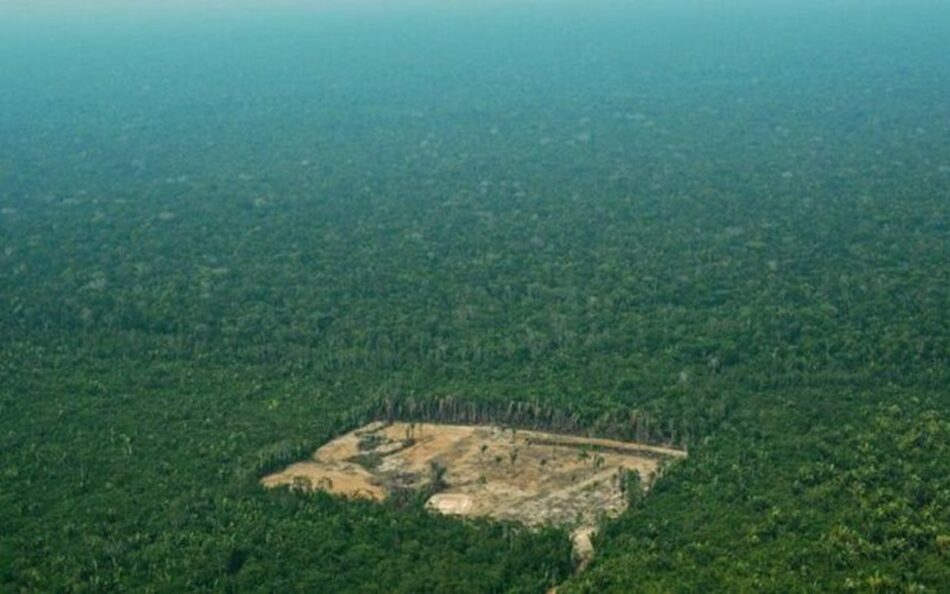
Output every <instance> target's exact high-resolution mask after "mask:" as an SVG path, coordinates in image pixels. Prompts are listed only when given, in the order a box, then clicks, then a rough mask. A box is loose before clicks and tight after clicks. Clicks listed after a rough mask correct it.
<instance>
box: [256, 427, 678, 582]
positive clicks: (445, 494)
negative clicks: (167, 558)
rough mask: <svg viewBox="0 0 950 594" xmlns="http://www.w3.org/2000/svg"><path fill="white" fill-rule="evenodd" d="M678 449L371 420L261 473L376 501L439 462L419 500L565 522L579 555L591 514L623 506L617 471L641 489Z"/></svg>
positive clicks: (452, 510) (537, 521) (477, 512)
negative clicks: (633, 475) (635, 477)
mask: <svg viewBox="0 0 950 594" xmlns="http://www.w3.org/2000/svg"><path fill="white" fill-rule="evenodd" d="M685 456H686V453H685V452H683V451H681V450H676V449H673V448H667V447H661V446H654V445H647V444H641V443H633V442H623V441H617V440H612V439H601V438H588V437H581V436H576V435H563V434H554V433H545V432H542V431H533V430H515V431H513V430H510V429H501V428H499V427H492V426H468V425H439V424H433V423H399V422H397V423H389V424H387V423H380V422H376V423H371V424H370V425H366V426H364V427H361V428H359V429H357V430H355V431H351V432H350V433H347V434H345V435H341V436H340V437H338V438H336V439H334V440H332V441H330V442H329V443H327V444H325V445H323V446H321V447H320V448H319V449H318V450H317V451H316V452H314V455H313V460H312V461H309V462H298V463H296V464H291V465H290V466H288V467H287V468H286V469H284V470H282V471H280V472H278V473H275V474H272V475H270V476H267V477H264V478H263V479H262V481H261V482H262V483H263V484H264V485H265V486H268V487H273V486H277V485H288V484H289V485H295V486H296V487H298V488H311V489H323V490H326V491H329V492H331V493H337V494H341V495H345V496H348V497H365V498H370V499H375V500H382V499H385V497H386V496H387V493H388V492H389V491H391V490H392V489H394V488H396V487H399V488H404V487H410V488H422V487H425V486H427V485H429V484H430V483H431V481H432V479H433V476H434V472H435V469H439V470H440V471H441V478H442V483H443V488H442V490H441V491H440V492H439V493H435V494H434V495H432V497H430V499H429V500H428V501H427V503H426V505H427V507H428V508H429V509H432V510H433V511H436V512H439V513H444V514H453V515H461V516H472V517H488V518H494V519H503V520H513V521H516V522H520V523H522V524H525V525H527V526H541V525H546V524H555V525H561V526H565V527H567V528H568V529H569V530H570V531H571V535H572V536H571V539H572V542H573V543H574V549H575V553H576V554H577V556H578V559H579V560H580V562H581V563H582V564H585V563H586V562H587V560H588V559H589V558H590V557H591V555H592V554H593V545H592V544H591V539H592V537H593V534H594V532H595V526H596V525H597V522H598V520H599V518H600V517H601V516H604V515H606V516H608V517H610V516H616V515H618V514H620V513H621V512H623V510H624V509H626V507H627V498H626V496H625V494H624V492H623V484H624V479H623V473H624V472H627V471H636V472H638V473H639V474H640V477H641V481H640V482H641V485H642V487H643V488H644V489H648V488H649V487H650V485H651V483H652V482H653V480H654V479H655V477H656V475H657V474H658V473H659V472H660V469H661V464H662V463H663V462H664V461H666V460H676V459H680V458H683V457H685ZM369 461H372V463H370V462H369ZM361 464H362V465H361ZM307 481H309V482H307Z"/></svg>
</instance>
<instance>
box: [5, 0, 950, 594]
mask: <svg viewBox="0 0 950 594" xmlns="http://www.w3.org/2000/svg"><path fill="white" fill-rule="evenodd" d="M647 4H650V3H647ZM756 18H757V19H758V17H756ZM331 20H332V19H331ZM542 20H543V19H542ZM779 20H781V19H779ZM812 20H814V19H812ZM935 21H936V20H935ZM587 22H588V21H587V18H586V15H585V18H584V19H579V20H571V21H570V23H569V26H567V25H565V27H564V31H565V32H567V33H568V34H566V35H562V31H561V28H560V27H558V28H557V29H558V35H557V39H558V45H559V47H560V46H561V44H562V43H563V44H567V45H566V46H563V47H562V51H563V53H557V55H556V56H553V57H552V56H547V53H548V51H549V50H548V48H549V47H551V46H552V44H550V43H538V42H537V41H538V39H539V38H531V37H530V36H522V35H521V33H522V31H521V30H520V29H519V30H518V31H517V33H518V34H517V35H514V34H511V33H512V31H502V32H501V34H498V35H496V34H495V33H491V34H490V37H491V42H490V43H489V42H485V43H482V37H481V34H482V32H483V31H482V28H480V27H476V28H477V29H478V32H477V33H478V34H477V35H476V34H475V33H474V32H473V31H472V30H468V29H466V30H465V31H468V33H467V35H468V36H469V37H466V35H461V38H466V39H469V42H472V41H471V39H470V38H471V37H475V38H476V41H477V43H473V45H474V46H476V47H475V49H473V47H467V48H462V49H465V50H466V51H470V52H475V53H474V54H465V52H461V54H459V53H457V52H456V51H455V50H457V49H459V50H460V48H459V47H456V46H455V45H454V44H455V43H457V40H458V39H460V37H459V35H456V33H458V31H455V30H454V29H452V28H451V27H449V28H448V29H442V28H438V29H439V33H438V35H436V34H434V33H432V31H431V30H430V29H427V28H425V27H423V29H424V31H423V32H420V35H419V36H416V35H413V34H411V33H407V32H406V30H404V28H403V27H402V23H401V24H400V27H399V28H398V30H395V29H394V30H385V27H383V26H381V25H380V26H379V27H377V26H375V25H373V26H370V27H364V28H360V27H358V26H354V28H353V29H352V30H351V29H350V28H347V27H344V28H333V27H332V26H331V27H330V28H328V29H324V30H320V32H321V33H323V34H315V33H314V32H313V31H312V30H311V29H306V30H305V31H300V30H298V29H295V28H294V27H290V29H292V30H289V31H285V32H286V34H287V35H286V36H285V35H274V36H269V35H261V36H260V37H261V38H267V39H271V37H273V38H274V39H275V41H272V42H269V43H272V44H274V45H268V44H267V43H265V44H264V46H265V47H261V46H260V45H255V44H249V45H248V48H249V49H244V50H239V49H238V46H242V47H243V44H241V43H234V44H231V43H225V44H222V45H224V46H227V51H222V50H221V49H220V48H219V49H218V50H217V51H218V52H220V55H219V54H215V53H214V51H215V49H214V46H215V43H214V42H213V39H217V37H215V36H211V37H210V38H209V37H206V36H205V35H196V36H194V37H195V39H191V38H190V37H189V35H187V34H185V33H182V34H181V35H180V37H181V38H182V39H179V35H175V40H174V41H175V42H174V43H168V40H164V39H163V40H162V41H161V42H156V41H155V40H154V39H153V38H151V37H148V38H147V39H146V41H145V42H143V46H146V48H147V49H143V48H141V47H139V48H137V49H138V50H139V51H142V52H145V53H144V54H142V55H138V56H133V55H130V54H126V52H106V51H101V50H102V46H100V45H99V41H97V42H96V43H94V44H92V45H91V46H90V47H91V48H92V49H89V47H87V46H86V45H84V44H80V43H76V48H72V49H75V50H76V52H78V53H76V56H77V57H76V59H72V57H73V55H74V52H73V51H71V49H70V48H71V46H69V47H67V48H65V49H64V48H60V49H61V50H63V51H61V52H59V53H57V52H47V51H45V50H44V51H32V50H30V51H26V50H23V49H22V48H21V49H16V50H15V51H14V50H10V49H9V46H8V45H4V44H14V43H15V39H14V38H18V36H16V35H15V36H0V45H3V47H2V48H0V49H3V51H2V55H3V60H4V62H3V68H0V83H3V84H0V88H2V89H3V92H2V93H0V114H2V116H3V117H2V121H0V592H118V591H159V592H195V591H211V592H285V591H290V592H294V591H297V592H407V593H408V592H412V593H415V592H542V591H545V590H546V588H548V587H549V586H550V585H552V584H555V583H559V582H562V581H563V580H565V579H568V578H569V576H570V574H571V572H572V567H571V552H570V550H569V543H568V538H567V536H566V534H564V532H563V531H560V530H554V529H550V530H541V531H528V530H524V529H521V528H518V527H516V526H511V525H507V524H495V523H488V522H480V521H472V522H468V521H466V522H463V521H459V520H456V519H452V518H442V517H436V516H432V515H430V514H429V513H427V512H426V511H425V510H424V509H423V503H424V498H423V495H424V494H420V493H415V492H397V493H395V494H394V496H393V497H392V498H391V499H390V500H389V501H388V502H387V503H386V504H384V505H373V504H369V503H366V502H358V501H345V500H341V499H335V498H332V497H328V496H326V495H324V494H320V493H315V494H306V493H301V492H297V491H293V490H291V489H284V490H278V491H275V492H272V491H265V490H264V489H262V488H261V487H260V485H259V484H258V479H259V478H260V476H261V475H262V474H264V473H266V472H269V471H272V470H275V469H277V468H280V467H282V466H284V465H286V464H287V463H289V462H292V461H295V460H299V459H303V458H306V457H307V456H309V455H310V454H311V453H312V451H313V450H314V449H315V448H316V447H317V446H318V445H319V444H321V443H323V442H324V441H326V440H327V439H329V438H330V437H332V436H333V435H336V434H339V433H341V432H343V431H346V430H349V429H352V428H355V427H357V426H358V425H359V424H361V423H363V422H365V421H367V420H369V419H370V418H377V417H379V418H387V417H395V416H399V417H402V418H406V419H411V420H419V419H432V418H445V419H455V420H466V421H471V422H486V423H501V424H507V425H509V426H510V427H511V428H514V427H534V426H539V427H540V426H543V427H551V428H556V429H559V430H563V431H581V432H585V433H592V434H599V435H618V436H623V437H627V438H631V439H637V440H641V441H651V442H658V443H670V444H675V445H679V446H682V447H686V448H688V450H689V458H688V459H687V460H685V461H684V462H682V463H678V464H676V465H673V466H671V467H670V468H668V469H667V471H666V472H665V473H664V476H663V477H662V478H661V479H660V480H659V481H658V482H657V483H656V484H655V485H654V486H653V487H652V489H651V491H650V493H649V495H646V496H642V495H640V494H639V493H640V492H639V490H638V489H635V488H633V485H632V484H631V481H632V478H631V479H630V480H628V481H627V482H626V483H625V484H627V493H628V495H629V496H630V497H631V498H634V499H636V501H633V502H632V503H634V505H633V506H632V507H631V509H630V511H629V512H628V513H627V514H625V515H624V516H623V517H622V518H620V519H619V520H617V521H610V522H605V524H604V527H603V530H602V532H601V533H600V535H599V536H598V537H597V542H596V555H595V558H594V560H593V562H592V564H591V566H590V567H589V569H588V570H587V571H586V572H584V573H582V574H580V575H578V576H574V577H573V578H571V579H569V580H568V581H567V583H566V584H564V585H563V586H562V588H563V589H562V590H560V591H562V592H571V591H575V592H601V591H603V592H630V591H657V592H682V591H687V592H711V591H728V592H737V591H738V592H742V591H746V592H792V591H814V592H825V591H835V590H838V591H901V592H903V591H931V592H939V591H940V590H941V589H946V584H948V583H950V575H948V570H947V567H950V564H948V563H947V559H948V557H950V517H948V510H950V501H948V493H950V485H948V483H947V480H948V479H947V477H948V476H950V468H948V465H950V452H948V451H947V444H948V443H950V436H948V428H947V423H948V411H950V402H948V397H947V386H948V385H950V315H948V312H950V292H948V290H947V287H950V267H948V266H947V262H950V238H948V228H950V227H948V214H950V198H948V194H947V179H948V178H947V172H948V169H947V168H948V167H950V147H948V143H947V140H946V130H945V128H946V122H947V121H948V113H947V106H950V95H948V90H950V81H948V80H947V72H948V70H947V69H946V68H945V67H944V66H945V56H946V51H945V47H943V46H944V45H946V44H945V43H944V41H945V40H946V33H945V31H943V30H940V31H937V30H936V28H935V29H934V30H933V31H932V32H931V33H932V34H931V35H919V36H915V38H914V39H904V38H903V37H901V40H900V42H899V43H897V42H895V41H894V39H890V38H889V39H890V41H889V42H887V43H885V41H887V40H886V39H885V40H884V41H881V43H882V44H883V45H882V46H881V48H883V49H878V51H881V52H885V53H883V54H882V55H880V56H877V57H879V58H880V59H877V57H875V56H871V57H868V55H867V51H866V50H867V49H868V47H869V46H868V44H867V43H866V42H865V41H864V40H863V38H862V41H861V43H860V44H858V45H848V43H853V42H854V40H853V39H852V40H850V41H848V40H843V39H834V40H829V39H826V38H825V37H824V36H823V35H816V34H815V32H814V31H811V32H810V35H811V37H810V38H808V41H807V42H806V41H801V42H799V41H796V43H795V44H793V45H795V47H794V48H789V52H784V51H776V50H775V49H774V47H773V45H772V44H771V35H769V34H768V32H765V33H761V32H760V33H759V35H762V38H749V39H746V38H745V37H744V36H740V37H742V40H743V41H742V42H739V41H738V38H737V41H736V43H735V44H731V43H725V44H724V43H722V39H723V38H724V37H722V36H721V35H724V34H721V33H720V29H719V28H718V27H707V26H706V25H705V24H703V27H702V28H703V30H702V31H694V30H692V29H689V30H688V31H687V33H688V34H689V35H688V36H689V37H690V38H691V41H693V39H695V38H698V39H700V41H696V42H695V43H698V44H700V46H698V47H701V40H702V39H705V40H706V43H707V44H711V45H710V47H713V46H714V48H715V50H716V51H710V52H708V53H706V52H702V51H691V52H686V53H678V54H675V55H674V54H670V50H669V47H670V45H669V44H670V39H669V36H668V35H665V34H662V35H661V34H658V33H655V34H651V33H650V32H649V30H650V29H651V27H649V26H639V25H638V26H636V27H633V26H632V25H631V23H630V22H629V21H628V20H627V19H623V18H617V20H616V22H614V21H613V20H611V23H610V25H611V26H609V27H606V28H605V29H604V30H603V35H600V34H598V35H597V36H595V37H591V36H590V35H581V34H577V35H576V36H575V34H574V33H572V32H573V31H575V29H577V28H580V29H581V30H583V28H584V27H586V26H589V25H585V23H587ZM638 22H639V21H638ZM776 22H778V21H776ZM782 22H783V23H785V22H786V21H782ZM848 22H850V20H849V21H848ZM941 22H942V21H941ZM334 23H336V21H334ZM797 24H798V23H795V22H793V23H792V24H791V25H785V24H783V25H782V27H788V29H789V30H793V29H794V30H795V32H796V34H795V36H794V37H795V39H796V40H799V39H803V40H804V39H805V33H806V32H802V31H800V30H799V28H798V27H797V26H796V25H797ZM0 25H2V24H0ZM406 26H408V25H406ZM684 26H686V25H684ZM761 26H765V19H762V20H761V22H759V21H758V20H757V21H756V23H755V26H754V27H750V31H751V30H756V31H758V30H759V28H760V27H761ZM489 29H491V28H489ZM634 29H635V30H636V34H632V33H631V31H632V30H634ZM706 29H709V30H710V31H715V33H709V31H707V30H706ZM944 29H946V28H944ZM280 30H281V31H284V29H280ZM857 30H859V31H863V30H862V29H860V28H858V29H857ZM340 31H345V34H341V33H340ZM492 31H494V29H492ZM677 31H679V29H677ZM782 31H783V34H784V33H785V29H782ZM417 32H418V31H417ZM425 32H427V33H426V34H422V33H425ZM588 32H589V31H588ZM667 32H669V31H667ZM103 33H104V32H103ZM463 33H464V31H463ZM508 34H511V35H509V36H506V35H508ZM680 34H681V35H682V33H680ZM43 35H44V36H46V35H47V34H46V33H44V34H43ZM131 37H133V36H130V38H131ZM509 37H510V42H507V43H510V44H511V45H510V46H505V47H499V46H497V45H496V44H497V43H502V45H504V43H503V42H502V41H501V40H502V39H509ZM575 37H576V38H575ZM766 37H768V38H769V39H768V40H769V43H764V42H763V39H765V38H766ZM541 38H543V36H542V37H541ZM869 38H873V39H875V44H874V45H875V46H877V45H878V43H877V41H880V40H879V38H878V37H873V36H871V37H869ZM209 39H210V41H209ZM730 39H731V37H730ZM591 40H593V41H591ZM102 43H105V42H102ZM261 43H263V42H261ZM350 43H352V44H353V45H352V47H350V46H349V45H347V44H350ZM459 43H460V42H459ZM746 43H748V44H751V46H753V47H759V48H760V49H762V48H764V49H766V50H767V51H761V52H760V51H750V50H749V49H748V48H747V47H746ZM927 43H930V44H934V45H936V46H939V47H937V48H936V49H935V48H934V47H932V46H928V45H926V44H927ZM284 44H286V46H285V45H284ZM341 44H342V45H343V46H347V48H348V49H353V50H354V52H355V54H353V53H352V52H350V51H343V52H341V51H340V50H341ZM433 44H434V46H433ZM733 45H735V47H734V48H733ZM232 46H233V47H232ZM384 46H385V47H386V48H387V50H386V51H376V50H380V48H382V47H384ZM724 46H728V48H727V47H724ZM760 46H761V47H760ZM433 47H435V48H436V49H433ZM691 47H693V46H691ZM357 48H362V49H360V50H359V51H356V49H357ZM366 48H374V50H373V51H370V50H368V49H366ZM439 48H441V49H442V50H446V51H439ZM538 48H543V49H542V50H539V49H538ZM843 48H846V49H849V50H850V49H853V50H855V51H843ZM510 49H514V50H517V51H515V53H514V54H513V53H512V52H511V51H508V50H510ZM389 50H392V51H389ZM628 50H629V51H628ZM460 51H461V50H460ZM539 51H540V52H541V53H539ZM89 52H92V53H89ZM203 52H211V53H212V55H210V56H209V55H207V54H205V53H203ZM232 52H233V53H232ZM242 52H243V53H242ZM519 52H520V53H519ZM890 52H893V53H890ZM100 53H101V55H100ZM364 54H365V55H364ZM724 54H725V55H724ZM67 55H68V56H70V57H71V59H69V60H65V59H60V57H61V56H67ZM107 55H108V56H113V57H111V58H107V57H106V56H107ZM196 55H201V56H202V57H203V58H204V59H205V61H204V62H202V64H201V66H202V67H201V68H199V65H197V64H195V56H196ZM330 55H333V56H338V55H344V56H352V58H353V60H355V61H356V64H358V65H359V66H360V67H354V64H353V63H351V60H350V59H349V58H347V59H343V60H336V59H334V60H329V59H326V58H325V56H330ZM459 55H472V56H474V57H473V58H472V60H471V64H468V63H466V64H464V66H465V67H464V68H462V67H460V66H461V64H460V63H459V62H458V56H459ZM513 55H514V56H516V57H519V56H520V58H521V59H523V60H524V62H519V61H518V60H517V59H512V58H511V56H513ZM25 56H30V57H34V58H35V59H37V60H41V61H42V67H35V66H33V67H26V66H24V65H23V63H22V62H23V60H24V59H25V58H24V57H25ZM37 56H39V57H37ZM305 56H311V58H310V59H308V58H306V57H305ZM565 56H568V58H567V59H562V58H564V57H565ZM828 56H833V57H835V58H836V59H837V60H840V61H835V60H832V59H831V58H829V57H828ZM928 56H930V57H929V58H928ZM407 57H408V58H411V59H412V60H414V61H412V60H410V61H407V60H406V58H407ZM80 58H82V59H80ZM357 58H359V60H357ZM44 60H45V61H44ZM143 60H144V61H143ZM291 62H293V64H294V66H293V67H291ZM87 63H88V64H90V65H92V64H95V65H98V66H97V68H95V69H89V70H87V69H85V68H83V67H82V66H80V65H82V64H87ZM300 63H303V64H304V65H305V66H304V67H300V66H299V64H300ZM407 63H412V64H413V65H414V67H413V68H406V64H407ZM145 64H147V66H146V65H145ZM803 64H807V65H808V66H807V68H806V67H805V66H803ZM598 65H599V66H598ZM595 66H596V67H595ZM304 71H306V74H303V72H304ZM460 73H464V75H461V74H460ZM397 74H398V75H397ZM252 83H257V84H256V85H255V84H252ZM423 438H424V436H420V435H419V434H418V432H416V433H415V434H414V435H407V436H406V439H407V440H409V439H416V440H419V439H423ZM483 454H485V455H487V456H494V462H495V463H496V464H499V465H501V464H505V463H508V461H506V460H504V459H503V458H502V457H500V456H495V455H494V454H493V453H492V452H483ZM588 455H589V456H591V457H592V458H593V457H595V456H596V455H597V453H596V451H593V450H592V451H591V452H590V454H588ZM491 459H492V458H488V460H491ZM364 462H367V463H374V461H373V460H364ZM510 462H511V463H515V459H514V458H512V459H511V460H510ZM593 463H594V462H593V461H591V464H593ZM550 464H556V461H554V460H552V461H551V462H550ZM644 478H645V477H644Z"/></svg>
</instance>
